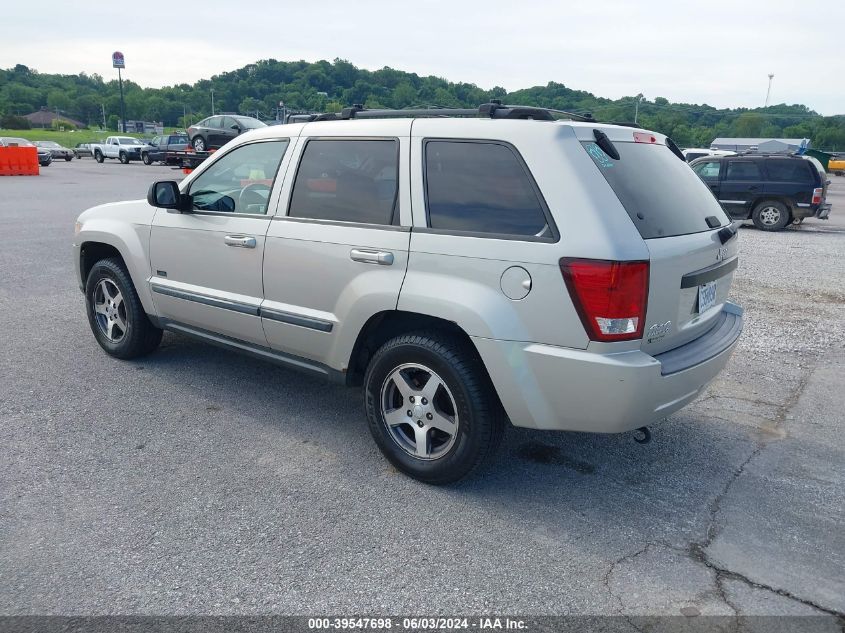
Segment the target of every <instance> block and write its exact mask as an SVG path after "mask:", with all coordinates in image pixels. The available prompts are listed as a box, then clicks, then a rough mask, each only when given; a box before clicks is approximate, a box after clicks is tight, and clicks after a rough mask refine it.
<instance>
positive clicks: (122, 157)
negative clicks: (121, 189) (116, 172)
mask: <svg viewBox="0 0 845 633" xmlns="http://www.w3.org/2000/svg"><path fill="white" fill-rule="evenodd" d="M117 158H118V160H119V161H120V162H121V163H123V164H124V165H126V164H127V163H128V162H129V156H128V155H127V154H126V152H120V154H118V157H117Z"/></svg>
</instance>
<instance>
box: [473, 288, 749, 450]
mask: <svg viewBox="0 0 845 633" xmlns="http://www.w3.org/2000/svg"><path fill="white" fill-rule="evenodd" d="M742 323H743V319H742V308H740V307H739V306H736V305H734V304H730V303H727V304H725V307H724V309H723V311H722V314H721V315H720V317H719V318H718V319H717V320H716V322H715V323H714V325H713V327H712V328H711V329H710V330H709V331H708V332H707V333H706V334H704V335H702V336H700V337H699V338H697V339H696V340H694V341H692V342H690V343H687V344H686V345H683V346H681V347H679V348H676V349H674V350H671V351H670V352H666V353H663V354H660V355H658V356H650V355H648V354H646V353H644V352H642V351H640V350H632V351H626V352H620V353H616V354H597V353H594V352H589V351H586V350H574V349H569V348H563V347H555V346H551V345H540V344H536V343H519V342H513V341H498V340H493V339H482V338H474V339H473V342H474V343H475V345H476V347H477V348H478V351H479V353H480V354H481V357H482V359H483V361H484V364H485V366H486V367H487V370H488V372H489V373H490V378H491V379H492V381H493V385H494V386H495V388H496V391H497V392H498V394H499V397H500V399H501V401H502V404H503V405H504V407H505V411H506V412H507V414H508V416H509V417H510V419H511V422H512V423H513V424H514V425H515V426H524V427H529V428H535V429H547V430H558V431H584V432H591V433H619V432H623V431H630V430H632V429H636V428H638V427H641V426H646V425H648V424H652V423H653V422H656V421H657V420H660V419H662V418H664V417H666V416H667V415H670V414H671V413H674V412H675V411H677V410H678V409H680V408H682V407H684V406H685V405H687V404H688V403H689V402H691V401H692V400H694V399H695V398H696V397H697V396H698V395H699V394H700V393H701V391H702V390H703V389H704V387H705V386H707V384H708V383H709V382H710V381H711V380H713V378H715V377H716V375H717V374H718V373H719V372H720V371H722V369H723V368H724V367H725V365H726V364H727V362H728V359H729V358H730V355H731V353H732V352H733V350H734V348H735V347H736V344H737V341H738V340H739V336H740V333H741V332H742Z"/></svg>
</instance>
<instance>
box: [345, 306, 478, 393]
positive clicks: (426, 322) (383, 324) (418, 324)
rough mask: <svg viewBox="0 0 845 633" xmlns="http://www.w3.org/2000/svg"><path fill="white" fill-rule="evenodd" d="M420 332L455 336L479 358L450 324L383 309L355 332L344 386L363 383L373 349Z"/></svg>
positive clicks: (461, 332)
mask: <svg viewBox="0 0 845 633" xmlns="http://www.w3.org/2000/svg"><path fill="white" fill-rule="evenodd" d="M422 330H427V331H438V332H443V333H446V334H449V335H452V336H455V337H457V338H459V339H460V340H461V341H462V342H463V343H465V344H466V345H467V346H468V349H471V350H472V351H473V353H474V354H475V355H476V356H477V357H478V358H479V360H480V358H481V357H480V355H479V353H478V349H477V348H476V347H475V344H474V343H473V342H472V339H471V338H470V336H469V335H468V334H467V333H466V332H465V331H464V329H463V328H461V326H459V325H458V324H457V323H455V322H454V321H449V320H447V319H442V318H440V317H435V316H431V315H428V314H421V313H418V312H407V311H403V310H384V311H382V312H378V313H376V314H374V315H373V316H371V317H370V318H369V319H368V320H367V322H366V323H365V324H364V326H363V327H362V328H361V330H360V331H359V332H358V337H357V339H356V340H355V344H354V345H353V346H352V353H351V354H350V357H349V364H348V366H347V367H348V368H347V371H346V383H347V384H348V385H361V384H362V383H363V380H364V373H365V372H366V370H367V365H368V364H369V362H370V360H371V359H372V357H373V355H374V354H375V352H376V350H378V348H379V347H381V346H382V345H383V344H384V343H386V342H387V341H389V340H390V339H392V338H394V337H396V336H399V335H401V334H406V333H408V332H415V331H422ZM481 366H482V367H483V366H484V364H483V363H481ZM485 372H486V370H485Z"/></svg>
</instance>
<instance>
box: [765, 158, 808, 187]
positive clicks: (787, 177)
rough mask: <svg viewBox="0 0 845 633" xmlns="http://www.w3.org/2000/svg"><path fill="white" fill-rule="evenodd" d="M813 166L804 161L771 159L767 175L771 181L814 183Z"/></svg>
mask: <svg viewBox="0 0 845 633" xmlns="http://www.w3.org/2000/svg"><path fill="white" fill-rule="evenodd" d="M810 167H811V165H810V164H809V163H808V162H807V161H805V160H804V159H799V160H795V159H789V158H787V159H783V158H781V159H777V158H774V159H769V160H767V161H766V173H767V174H768V175H769V180H773V181H775V182H803V183H811V182H813V180H814V179H813V174H812V173H811V172H810Z"/></svg>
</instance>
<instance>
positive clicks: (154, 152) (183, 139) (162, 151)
mask: <svg viewBox="0 0 845 633" xmlns="http://www.w3.org/2000/svg"><path fill="white" fill-rule="evenodd" d="M189 146H190V139H189V138H188V135H187V134H165V135H164V136H156V137H155V138H154V139H152V140H151V141H150V142H149V145H148V148H147V149H143V150H141V160H143V161H144V164H145V165H152V164H153V163H157V162H167V153H168V152H182V151H184V150H185V149H187V148H188V147H189ZM173 164H176V163H175V162H174V163H173Z"/></svg>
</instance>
